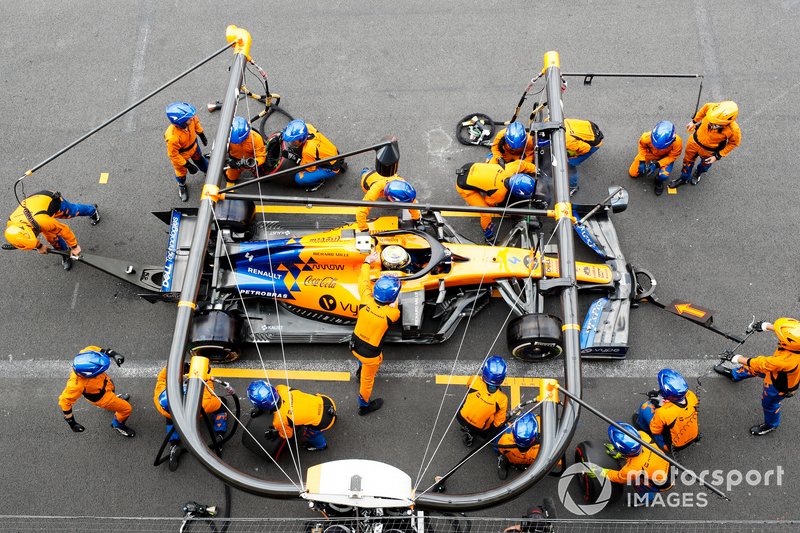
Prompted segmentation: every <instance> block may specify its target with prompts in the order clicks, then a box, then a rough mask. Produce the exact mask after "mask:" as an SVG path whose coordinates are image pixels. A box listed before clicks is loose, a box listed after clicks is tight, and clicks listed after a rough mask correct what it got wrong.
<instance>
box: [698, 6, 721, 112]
mask: <svg viewBox="0 0 800 533" xmlns="http://www.w3.org/2000/svg"><path fill="white" fill-rule="evenodd" d="M692 6H693V7H694V15H695V16H694V18H695V20H696V21H697V26H698V31H697V38H698V40H699V41H700V50H701V53H702V55H703V69H704V70H705V72H704V74H705V84H704V86H705V87H707V88H708V90H709V93H710V94H711V98H705V99H701V100H700V104H701V105H702V104H703V103H704V102H719V101H720V100H721V99H722V96H721V94H722V93H721V91H720V79H719V61H718V60H717V52H716V45H717V43H716V40H715V38H714V25H713V23H712V22H711V21H710V20H709V18H708V12H707V11H706V8H705V6H703V2H702V0H696V1H694V2H692Z"/></svg>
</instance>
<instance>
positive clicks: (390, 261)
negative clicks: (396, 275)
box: [381, 244, 411, 270]
mask: <svg viewBox="0 0 800 533" xmlns="http://www.w3.org/2000/svg"><path fill="white" fill-rule="evenodd" d="M381 263H382V265H383V269H384V270H403V269H404V268H406V267H407V266H408V265H409V264H411V256H410V255H409V254H408V252H406V250H405V248H403V247H402V246H398V245H396V244H391V245H389V246H387V247H386V248H384V249H383V251H381Z"/></svg>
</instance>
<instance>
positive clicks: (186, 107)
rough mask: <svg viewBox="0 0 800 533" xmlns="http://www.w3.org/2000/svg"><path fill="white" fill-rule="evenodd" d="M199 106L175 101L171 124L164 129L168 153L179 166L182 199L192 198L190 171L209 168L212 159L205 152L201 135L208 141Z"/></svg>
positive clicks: (177, 176)
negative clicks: (190, 196)
mask: <svg viewBox="0 0 800 533" xmlns="http://www.w3.org/2000/svg"><path fill="white" fill-rule="evenodd" d="M195 115H197V110H196V109H195V108H194V106H193V105H192V104H189V103H186V102H174V103H172V104H169V105H168V106H167V119H168V120H169V121H170V125H169V126H167V131H165V132H164V142H166V143H167V155H168V156H169V160H170V161H171V162H172V167H173V168H174V169H175V181H177V182H178V196H180V197H181V202H187V201H189V191H188V189H187V188H186V173H187V172H188V173H189V174H197V169H200V170H201V171H202V172H204V173H205V172H206V171H207V170H208V159H206V156H204V155H203V151H202V150H200V146H199V145H198V144H197V139H198V138H199V139H200V142H202V143H203V146H206V145H207V144H208V139H207V138H206V134H205V133H203V126H201V125H200V119H198V118H197V117H196V116H195Z"/></svg>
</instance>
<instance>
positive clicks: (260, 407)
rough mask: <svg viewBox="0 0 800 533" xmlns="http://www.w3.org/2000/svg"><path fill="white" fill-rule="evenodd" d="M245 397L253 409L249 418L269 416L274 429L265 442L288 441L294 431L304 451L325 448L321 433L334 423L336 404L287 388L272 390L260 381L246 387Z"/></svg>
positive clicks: (318, 395)
mask: <svg viewBox="0 0 800 533" xmlns="http://www.w3.org/2000/svg"><path fill="white" fill-rule="evenodd" d="M247 397H248V398H249V399H250V402H251V403H252V404H253V406H254V407H253V410H252V411H251V412H250V416H251V417H253V418H255V417H257V416H259V415H261V414H262V413H272V427H273V429H270V430H267V432H266V433H265V435H264V437H265V438H267V439H268V440H275V439H276V438H278V437H280V438H282V439H284V440H288V439H291V438H292V436H293V435H294V434H295V431H301V432H302V433H301V434H302V436H303V443H302V446H303V448H305V449H306V450H308V451H310V452H316V451H321V450H324V449H326V448H327V447H328V441H327V440H325V435H323V433H324V432H325V431H328V430H329V429H330V428H332V427H333V424H334V422H336V404H335V403H333V400H332V399H331V398H329V397H328V396H325V395H323V394H307V393H305V392H302V391H299V390H297V389H292V388H289V387H287V386H286V385H278V386H277V387H273V386H272V385H270V384H269V383H267V382H266V381H263V380H259V381H254V382H252V383H251V384H250V386H249V387H247Z"/></svg>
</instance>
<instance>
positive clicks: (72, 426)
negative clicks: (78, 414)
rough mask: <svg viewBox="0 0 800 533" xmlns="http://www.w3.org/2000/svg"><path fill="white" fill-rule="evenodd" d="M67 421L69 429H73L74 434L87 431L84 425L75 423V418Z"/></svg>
mask: <svg viewBox="0 0 800 533" xmlns="http://www.w3.org/2000/svg"><path fill="white" fill-rule="evenodd" d="M65 420H66V421H67V424H69V429H71V430H72V431H73V433H83V431H84V430H85V429H86V428H85V427H83V426H82V425H80V424H78V423H77V422H75V418H66V419H65Z"/></svg>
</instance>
